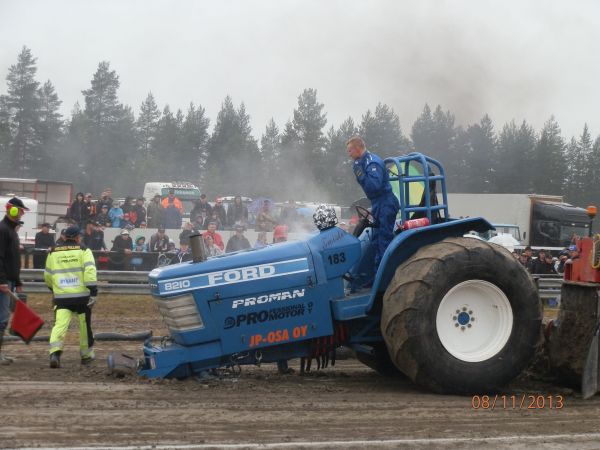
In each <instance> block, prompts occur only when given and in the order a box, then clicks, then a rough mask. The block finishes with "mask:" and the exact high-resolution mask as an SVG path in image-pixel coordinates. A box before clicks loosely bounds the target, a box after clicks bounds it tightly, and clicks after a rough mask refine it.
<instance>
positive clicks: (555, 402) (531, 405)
mask: <svg viewBox="0 0 600 450" xmlns="http://www.w3.org/2000/svg"><path fill="white" fill-rule="evenodd" d="M564 407H565V401H564V398H563V396H562V395H541V394H512V395H507V394H496V395H474V396H473V397H471V408H472V409H483V410H494V409H504V410H507V409H515V410H527V409H528V410H532V409H533V410H539V409H563V408H564Z"/></svg>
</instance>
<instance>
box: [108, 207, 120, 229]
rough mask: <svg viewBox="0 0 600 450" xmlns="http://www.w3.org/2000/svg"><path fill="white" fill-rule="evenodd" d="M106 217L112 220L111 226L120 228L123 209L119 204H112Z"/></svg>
mask: <svg viewBox="0 0 600 450" xmlns="http://www.w3.org/2000/svg"><path fill="white" fill-rule="evenodd" d="M108 218H109V219H110V220H111V222H112V227H113V228H121V220H123V210H122V209H121V207H120V206H119V205H114V206H113V207H112V208H110V211H108Z"/></svg>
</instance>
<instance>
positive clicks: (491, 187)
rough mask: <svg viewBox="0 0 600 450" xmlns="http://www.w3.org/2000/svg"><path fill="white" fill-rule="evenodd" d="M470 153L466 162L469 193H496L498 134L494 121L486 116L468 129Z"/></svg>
mask: <svg viewBox="0 0 600 450" xmlns="http://www.w3.org/2000/svg"><path fill="white" fill-rule="evenodd" d="M467 139H468V153H467V154H466V155H465V156H464V157H463V158H461V159H463V160H464V161H465V165H466V172H465V173H469V174H470V177H469V183H468V188H467V189H468V192H477V193H489V192H496V173H495V170H496V167H497V164H496V157H497V154H496V134H495V132H494V125H493V124H492V119H490V117H489V116H488V115H487V114H486V115H485V116H483V118H482V119H481V120H480V122H479V123H477V124H474V125H470V126H469V127H468V128H467Z"/></svg>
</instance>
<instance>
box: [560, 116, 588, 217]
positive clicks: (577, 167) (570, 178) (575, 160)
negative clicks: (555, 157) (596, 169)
mask: <svg viewBox="0 0 600 450" xmlns="http://www.w3.org/2000/svg"><path fill="white" fill-rule="evenodd" d="M592 146H593V142H592V136H591V135H590V132H589V129H588V126H587V124H585V125H584V127H583V132H582V133H581V136H580V137H579V139H578V140H576V139H575V138H574V137H573V138H571V140H570V142H569V144H568V145H567V146H566V149H565V158H566V167H567V177H566V181H565V196H566V199H567V201H569V202H571V203H573V204H575V205H580V204H584V203H586V202H588V200H589V196H588V192H589V190H588V183H589V180H590V178H591V177H590V171H591V167H592V166H593V163H592V161H591V154H592Z"/></svg>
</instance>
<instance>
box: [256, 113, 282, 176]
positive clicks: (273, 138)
mask: <svg viewBox="0 0 600 450" xmlns="http://www.w3.org/2000/svg"><path fill="white" fill-rule="evenodd" d="M260 152H261V154H262V160H263V163H264V167H265V168H266V171H267V173H277V172H279V169H280V167H279V158H280V157H281V134H280V133H279V128H278V127H277V124H276V123H275V120H274V119H273V118H271V120H270V121H269V123H268V124H267V126H266V128H265V132H264V134H263V135H262V137H261V138H260Z"/></svg>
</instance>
